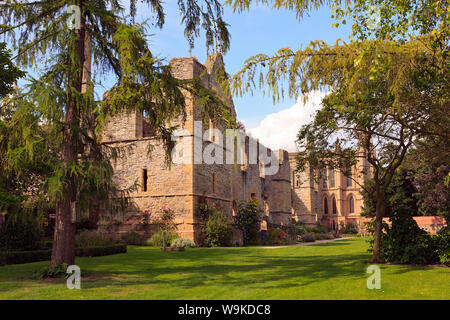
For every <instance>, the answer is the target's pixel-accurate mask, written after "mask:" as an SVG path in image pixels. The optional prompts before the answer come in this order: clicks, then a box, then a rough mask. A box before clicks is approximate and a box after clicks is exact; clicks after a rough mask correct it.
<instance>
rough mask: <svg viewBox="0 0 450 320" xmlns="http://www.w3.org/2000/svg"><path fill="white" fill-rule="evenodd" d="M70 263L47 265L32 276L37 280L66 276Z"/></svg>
mask: <svg viewBox="0 0 450 320" xmlns="http://www.w3.org/2000/svg"><path fill="white" fill-rule="evenodd" d="M68 267H69V265H68V264H67V263H61V264H59V265H57V266H54V267H50V266H49V267H45V268H43V269H41V270H39V271H36V272H34V273H33V274H32V278H33V279H36V280H42V279H47V278H66V277H67V276H68V274H67V268H68Z"/></svg>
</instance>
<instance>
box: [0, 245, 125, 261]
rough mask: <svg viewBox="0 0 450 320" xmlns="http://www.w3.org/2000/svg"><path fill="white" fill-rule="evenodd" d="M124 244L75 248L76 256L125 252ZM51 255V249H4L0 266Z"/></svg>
mask: <svg viewBox="0 0 450 320" xmlns="http://www.w3.org/2000/svg"><path fill="white" fill-rule="evenodd" d="M126 252H127V245H126V244H115V245H111V246H104V247H91V248H84V249H77V250H76V256H77V257H99V256H107V255H111V254H116V253H126ZM51 256H52V250H35V251H5V252H0V266H2V265H7V264H21V263H29V262H38V261H47V260H50V259H51Z"/></svg>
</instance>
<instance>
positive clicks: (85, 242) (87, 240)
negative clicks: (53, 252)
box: [75, 230, 114, 249]
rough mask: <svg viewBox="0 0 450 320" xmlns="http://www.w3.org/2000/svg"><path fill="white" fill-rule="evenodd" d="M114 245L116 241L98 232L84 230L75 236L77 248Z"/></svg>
mask: <svg viewBox="0 0 450 320" xmlns="http://www.w3.org/2000/svg"><path fill="white" fill-rule="evenodd" d="M111 244H114V240H113V239H112V238H111V237H110V236H108V235H106V234H104V233H101V232H98V231H96V230H83V231H81V232H80V233H78V234H77V235H76V236H75V246H76V247H77V248H81V249H84V248H90V247H101V246H108V245H111Z"/></svg>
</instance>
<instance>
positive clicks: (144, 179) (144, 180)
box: [142, 169, 148, 192]
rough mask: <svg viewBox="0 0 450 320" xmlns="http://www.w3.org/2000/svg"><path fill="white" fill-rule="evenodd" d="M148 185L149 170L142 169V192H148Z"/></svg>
mask: <svg viewBox="0 0 450 320" xmlns="http://www.w3.org/2000/svg"><path fill="white" fill-rule="evenodd" d="M147 184H148V171H147V169H142V191H143V192H147Z"/></svg>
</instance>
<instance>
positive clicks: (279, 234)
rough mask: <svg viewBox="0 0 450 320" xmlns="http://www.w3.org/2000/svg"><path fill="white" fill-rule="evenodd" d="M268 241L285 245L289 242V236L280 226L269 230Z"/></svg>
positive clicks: (272, 243)
mask: <svg viewBox="0 0 450 320" xmlns="http://www.w3.org/2000/svg"><path fill="white" fill-rule="evenodd" d="M267 243H268V244H271V245H285V244H288V243H289V236H288V234H287V233H286V232H285V231H284V230H282V229H280V228H274V229H270V230H268V231H267Z"/></svg>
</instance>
